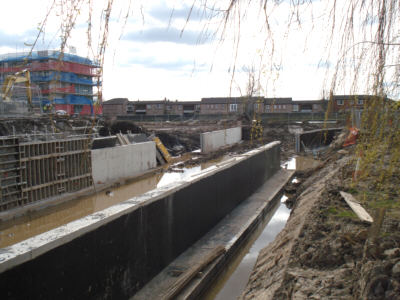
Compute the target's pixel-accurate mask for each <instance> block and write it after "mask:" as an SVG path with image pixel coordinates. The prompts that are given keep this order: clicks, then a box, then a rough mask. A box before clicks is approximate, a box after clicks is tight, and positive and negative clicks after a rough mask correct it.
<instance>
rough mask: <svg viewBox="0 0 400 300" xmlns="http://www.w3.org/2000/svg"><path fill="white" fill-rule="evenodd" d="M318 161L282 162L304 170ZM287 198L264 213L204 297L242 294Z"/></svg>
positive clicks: (283, 217) (280, 221) (222, 299)
mask: <svg viewBox="0 0 400 300" xmlns="http://www.w3.org/2000/svg"><path fill="white" fill-rule="evenodd" d="M320 164H321V161H319V160H316V159H313V158H311V157H304V156H296V157H293V158H291V159H289V160H288V161H287V162H285V163H284V164H282V167H283V168H286V169H289V170H298V171H304V170H307V169H312V168H315V167H317V166H319V165H320ZM296 181H298V180H297V179H296V178H295V179H293V181H292V182H296ZM286 199H287V197H286V196H283V197H282V199H281V201H280V202H278V203H277V205H276V206H275V207H274V209H273V210H272V211H271V212H270V213H269V214H268V215H267V216H266V218H265V220H264V222H263V223H262V224H260V226H259V227H258V229H257V230H256V231H255V232H254V233H253V234H252V236H251V237H250V239H249V241H247V242H246V245H245V246H243V247H242V249H241V250H240V253H238V254H237V255H236V257H235V258H234V260H233V262H231V263H230V264H229V266H228V267H227V268H226V269H225V270H224V271H223V274H222V275H221V276H220V277H219V278H218V280H217V281H216V283H215V284H214V285H213V286H212V287H211V288H210V289H209V290H208V291H207V292H206V294H205V296H204V298H205V299H206V300H213V299H215V300H231V299H237V298H238V297H239V296H240V295H241V294H242V292H243V291H244V289H245V287H246V285H247V282H248V280H249V277H250V274H251V272H252V270H253V267H254V265H255V263H256V261H257V257H258V254H259V252H260V251H261V249H263V248H265V247H266V246H267V245H268V244H269V243H271V242H272V241H273V240H274V238H275V236H276V235H277V234H278V233H279V232H280V231H281V230H282V229H283V227H284V226H285V224H286V221H287V219H288V218H289V215H290V210H289V209H288V208H287V207H286V205H285V204H284V203H282V202H283V201H285V200H286Z"/></svg>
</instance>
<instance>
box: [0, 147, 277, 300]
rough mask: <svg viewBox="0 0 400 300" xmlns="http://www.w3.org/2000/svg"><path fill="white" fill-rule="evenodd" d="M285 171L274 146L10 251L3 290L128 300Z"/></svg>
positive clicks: (3, 260) (5, 255)
mask: <svg viewBox="0 0 400 300" xmlns="http://www.w3.org/2000/svg"><path fill="white" fill-rule="evenodd" d="M279 169H280V148H279V142H274V143H271V144H269V145H266V146H264V147H261V148H259V149H258V150H253V151H250V152H248V153H246V154H245V155H242V156H239V157H235V158H232V159H231V160H229V161H228V162H224V164H221V165H220V166H219V167H215V168H214V169H206V170H204V171H203V172H202V173H200V174H198V175H197V176H192V178H190V179H187V180H185V181H181V182H175V183H172V184H170V185H168V186H165V187H162V188H159V189H157V190H154V191H150V192H148V193H146V194H144V195H142V196H139V197H135V198H132V199H130V200H128V201H125V202H123V203H120V204H117V205H114V206H112V207H110V208H108V209H105V210H103V211H101V212H98V213H95V214H93V215H91V216H88V217H85V218H83V219H80V220H77V221H74V222H72V223H69V224H67V225H64V226H62V227H60V228H57V229H54V230H52V231H50V232H47V233H44V234H41V235H39V236H37V237H33V238H31V239H29V240H27V241H24V242H21V243H19V244H16V245H14V246H11V247H9V248H5V249H2V252H1V253H0V290H1V291H2V293H3V294H4V295H6V297H7V299H128V298H129V297H131V296H132V295H134V294H135V293H136V292H137V291H138V290H139V289H140V288H141V287H143V286H144V285H145V284H146V283H147V282H148V281H149V280H151V279H152V278H153V277H154V276H155V275H156V274H157V273H158V272H160V271H161V270H162V269H163V268H165V267H166V266H167V265H168V264H169V263H170V262H171V261H172V260H173V259H174V258H176V257H177V256H178V255H180V254H181V253H182V252H184V251H185V250H186V249H187V248H188V247H189V246H191V245H192V244H193V243H194V242H196V241H197V240H198V239H199V238H201V237H202V236H203V235H204V234H206V233H207V232H208V231H209V230H211V229H212V228H213V227H214V226H215V225H216V224H217V223H218V222H219V221H220V220H221V219H222V218H223V217H224V216H225V215H226V214H228V213H229V212H230V211H232V209H234V208H235V207H236V206H237V205H238V204H239V203H240V202H242V201H243V200H245V199H246V198H247V197H249V196H250V195H251V194H252V193H254V192H255V191H256V190H257V188H259V187H260V186H261V185H262V184H263V183H264V182H265V181H266V180H267V179H268V178H270V177H271V176H273V175H274V174H275V172H276V171H277V170H279ZM187 267H189V266H187Z"/></svg>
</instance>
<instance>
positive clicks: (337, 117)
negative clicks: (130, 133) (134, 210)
mask: <svg viewBox="0 0 400 300" xmlns="http://www.w3.org/2000/svg"><path fill="white" fill-rule="evenodd" d="M238 116H239V114H229V115H228V114H207V115H206V114H186V115H119V116H117V120H129V121H134V122H165V121H171V122H172V121H186V120H220V119H235V118H237V117H238ZM259 117H260V118H261V119H262V121H263V123H268V122H270V121H271V122H272V121H273V122H275V121H281V122H296V121H325V120H328V121H341V120H345V118H346V115H345V114H340V113H331V114H329V115H328V118H327V119H326V116H325V113H323V112H321V113H312V112H292V113H263V114H260V115H259Z"/></svg>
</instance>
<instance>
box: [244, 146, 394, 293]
mask: <svg viewBox="0 0 400 300" xmlns="http://www.w3.org/2000/svg"><path fill="white" fill-rule="evenodd" d="M349 170H354V164H353V162H352V161H351V159H350V156H348V155H345V154H338V153H335V154H334V155H333V156H331V157H330V159H329V160H328V161H326V162H325V165H324V166H323V167H322V168H319V169H318V170H315V172H314V173H313V175H311V176H310V172H309V173H308V174H303V175H306V176H307V177H308V179H307V180H305V181H304V183H302V185H301V186H300V187H299V188H298V190H297V194H298V197H297V199H296V201H295V204H294V207H293V210H292V212H291V216H290V218H289V220H288V222H287V224H286V226H285V228H284V229H283V230H282V232H281V233H280V234H279V235H278V236H277V238H276V239H275V240H274V241H273V242H272V243H271V244H270V245H268V246H267V247H266V248H264V249H263V250H262V252H261V253H260V255H259V257H258V260H257V263H256V265H255V267H254V269H253V272H252V274H251V276H250V279H249V282H248V285H247V287H246V290H245V291H244V293H243V294H242V296H241V299H400V230H399V229H400V224H399V221H398V219H397V218H396V217H395V214H387V215H386V217H385V218H384V222H383V225H382V227H381V230H380V232H379V233H378V235H375V236H373V234H372V232H373V230H371V227H375V224H372V225H370V224H368V223H364V222H362V221H360V220H359V219H358V218H357V216H356V215H355V214H354V213H353V212H352V211H351V209H350V208H349V207H348V206H347V204H346V203H345V201H344V200H343V199H342V197H341V195H340V193H339V191H341V190H342V191H349V192H353V193H354V191H353V190H352V189H351V186H350V185H349V181H348V180H347V179H348V177H349ZM350 177H351V176H350ZM356 198H360V197H356ZM358 200H360V199H358ZM361 202H362V201H361ZM364 205H365V206H367V204H364ZM370 211H371V210H370ZM376 222H378V220H376Z"/></svg>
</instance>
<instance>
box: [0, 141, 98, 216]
mask: <svg viewBox="0 0 400 300" xmlns="http://www.w3.org/2000/svg"><path fill="white" fill-rule="evenodd" d="M6 141H7V142H3V144H4V143H5V144H4V145H0V153H3V152H4V155H2V156H1V158H2V160H1V163H2V164H3V165H4V166H7V168H4V167H3V165H2V166H1V169H2V171H1V173H0V174H1V202H0V203H1V205H0V211H1V210H7V209H9V208H11V207H16V206H22V205H26V204H29V203H34V202H37V201H39V200H43V199H47V198H51V197H55V196H59V195H62V194H64V193H71V192H76V191H79V190H82V189H84V188H87V187H90V186H92V185H93V180H92V174H91V169H92V168H91V156H90V153H91V152H90V148H91V147H90V140H89V139H88V138H74V139H65V140H52V141H40V142H37V141H36V142H29V143H18V139H8V140H6ZM13 141H14V142H13ZM7 149H9V150H7ZM7 151H8V152H7ZM3 157H4V159H3ZM9 169H12V170H13V171H12V172H13V173H12V175H13V178H14V177H15V179H14V181H10V180H5V177H4V174H8V176H10V173H7V170H9ZM8 178H10V177H8ZM9 185H12V188H11V186H10V187H8V186H9ZM6 187H7V188H8V190H7V193H10V192H13V193H14V194H13V195H14V196H13V197H9V196H7V197H5V195H6V194H4V193H5V192H6V190H5V188H6ZM7 195H8V194H7Z"/></svg>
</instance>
